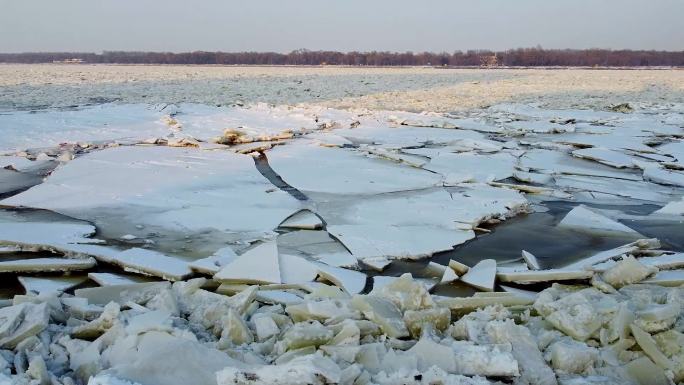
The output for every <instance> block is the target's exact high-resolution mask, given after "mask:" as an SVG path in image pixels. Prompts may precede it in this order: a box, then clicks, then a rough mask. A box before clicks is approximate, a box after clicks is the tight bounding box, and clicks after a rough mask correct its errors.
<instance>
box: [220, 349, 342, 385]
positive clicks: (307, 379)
mask: <svg viewBox="0 0 684 385" xmlns="http://www.w3.org/2000/svg"><path fill="white" fill-rule="evenodd" d="M341 375H342V372H341V370H340V368H339V367H338V366H337V364H335V362H333V361H332V360H330V359H329V358H327V357H324V356H323V355H321V354H320V353H319V354H309V355H305V356H301V357H296V358H294V359H292V360H291V361H289V362H287V363H284V364H282V365H258V366H253V367H249V368H244V369H241V368H238V367H231V366H228V367H226V368H225V369H223V370H221V371H219V372H218V373H216V383H217V385H232V384H245V385H325V384H337V383H339V381H340V378H341Z"/></svg>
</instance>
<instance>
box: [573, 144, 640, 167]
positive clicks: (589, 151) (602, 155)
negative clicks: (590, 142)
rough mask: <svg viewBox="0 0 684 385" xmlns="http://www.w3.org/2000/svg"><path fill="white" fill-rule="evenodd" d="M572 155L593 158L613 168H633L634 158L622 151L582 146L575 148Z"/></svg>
mask: <svg viewBox="0 0 684 385" xmlns="http://www.w3.org/2000/svg"><path fill="white" fill-rule="evenodd" d="M572 155H574V156H576V157H578V158H584V159H589V160H593V161H596V162H599V163H603V164H605V165H607V166H611V167H615V168H633V167H635V165H634V158H632V157H631V156H629V155H626V154H624V153H622V152H619V151H615V150H609V149H606V148H597V147H593V148H583V149H580V150H575V151H573V152H572Z"/></svg>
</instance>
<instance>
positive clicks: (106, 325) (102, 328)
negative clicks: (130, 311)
mask: <svg viewBox="0 0 684 385" xmlns="http://www.w3.org/2000/svg"><path fill="white" fill-rule="evenodd" d="M119 311H120V305H119V304H117V303H116V302H110V303H108V304H107V306H105V307H104V311H103V312H102V314H100V316H99V317H98V318H97V319H94V320H92V321H90V322H88V323H86V324H83V325H79V326H76V327H74V328H73V330H71V335H72V336H73V337H76V338H80V339H95V338H97V337H99V336H100V335H102V334H103V333H105V332H106V331H107V330H109V329H110V328H112V327H113V326H114V325H115V323H117V322H118V321H119V319H118V317H119Z"/></svg>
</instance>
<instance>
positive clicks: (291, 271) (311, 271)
mask: <svg viewBox="0 0 684 385" xmlns="http://www.w3.org/2000/svg"><path fill="white" fill-rule="evenodd" d="M278 263H279V265H280V280H281V282H282V283H284V284H299V283H306V282H311V281H313V280H314V279H316V276H317V275H318V268H319V266H320V264H314V263H313V262H311V261H309V260H307V259H305V258H303V257H299V256H296V255H289V254H281V255H280V257H279V262H278Z"/></svg>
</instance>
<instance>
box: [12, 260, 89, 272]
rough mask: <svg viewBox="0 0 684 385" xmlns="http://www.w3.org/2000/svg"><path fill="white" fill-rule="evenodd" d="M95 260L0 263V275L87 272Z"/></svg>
mask: <svg viewBox="0 0 684 385" xmlns="http://www.w3.org/2000/svg"><path fill="white" fill-rule="evenodd" d="M94 266H95V259H93V258H86V259H71V258H32V259H20V260H16V261H2V262H0V273H48V272H64V271H79V270H88V269H90V268H92V267H94Z"/></svg>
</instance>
